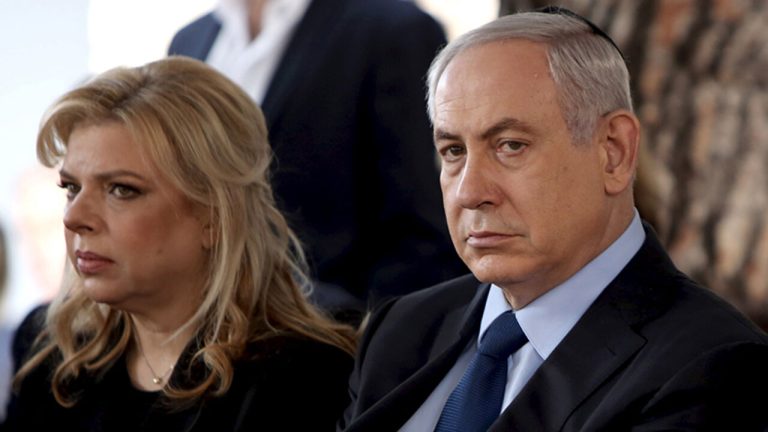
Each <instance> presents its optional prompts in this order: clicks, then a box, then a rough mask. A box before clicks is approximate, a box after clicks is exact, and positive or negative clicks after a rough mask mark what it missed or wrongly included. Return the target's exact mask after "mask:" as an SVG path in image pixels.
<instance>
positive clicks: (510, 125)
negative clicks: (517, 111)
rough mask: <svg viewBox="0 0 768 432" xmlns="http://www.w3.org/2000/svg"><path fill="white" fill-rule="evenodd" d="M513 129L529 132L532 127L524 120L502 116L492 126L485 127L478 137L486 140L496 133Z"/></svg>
mask: <svg viewBox="0 0 768 432" xmlns="http://www.w3.org/2000/svg"><path fill="white" fill-rule="evenodd" d="M508 129H513V130H517V131H521V132H527V133H530V132H532V131H533V128H532V127H531V126H530V125H529V124H528V123H526V122H524V121H522V120H520V119H516V118H512V117H504V118H503V119H501V120H499V121H498V122H496V123H495V124H494V125H493V126H491V127H489V128H488V129H486V131H485V132H483V134H482V135H480V138H481V139H483V140H487V139H489V138H491V137H493V136H494V135H497V134H499V133H501V132H503V131H505V130H508Z"/></svg>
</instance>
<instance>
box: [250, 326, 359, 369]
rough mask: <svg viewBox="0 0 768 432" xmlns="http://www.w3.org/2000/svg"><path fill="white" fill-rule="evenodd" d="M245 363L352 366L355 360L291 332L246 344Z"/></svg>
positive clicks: (334, 348) (337, 349) (332, 346)
mask: <svg viewBox="0 0 768 432" xmlns="http://www.w3.org/2000/svg"><path fill="white" fill-rule="evenodd" d="M244 359H245V362H248V363H254V362H255V363H259V362H265V363H272V364H276V365H283V366H286V367H293V366H295V365H297V364H303V363H312V364H316V365H319V364H338V365H340V366H342V367H347V366H348V367H351V366H352V363H353V362H354V359H353V357H352V355H351V354H349V353H347V352H346V351H344V350H343V349H341V348H340V347H337V346H334V345H331V344H329V343H325V342H322V341H318V340H315V339H310V338H308V337H306V336H302V335H298V334H293V333H287V332H286V333H280V334H276V335H273V336H269V337H266V338H263V339H259V340H256V341H253V342H251V343H249V344H248V347H247V349H246V355H245V356H244Z"/></svg>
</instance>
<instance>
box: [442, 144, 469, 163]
mask: <svg viewBox="0 0 768 432" xmlns="http://www.w3.org/2000/svg"><path fill="white" fill-rule="evenodd" d="M463 154H464V147H462V146H460V145H451V146H447V147H445V148H443V149H442V150H441V151H440V155H441V156H442V158H443V160H446V161H454V160H456V159H458V158H460V157H461V156H462V155H463Z"/></svg>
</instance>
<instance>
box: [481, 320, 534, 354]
mask: <svg viewBox="0 0 768 432" xmlns="http://www.w3.org/2000/svg"><path fill="white" fill-rule="evenodd" d="M527 340H528V338H527V337H525V333H523V329H521V328H520V324H518V323H517V317H516V316H515V314H514V312H512V311H506V312H504V313H503V314H501V315H499V316H498V317H497V318H496V319H495V320H493V322H492V323H491V325H490V326H489V327H488V329H487V330H486V331H485V335H484V336H483V339H482V340H481V341H480V347H479V348H478V351H479V352H480V353H482V354H485V355H487V356H491V357H493V358H496V359H504V358H507V357H509V356H510V355H511V354H512V353H513V352H515V351H517V350H518V349H519V348H520V347H521V346H523V345H524V344H525V342H526V341H527Z"/></svg>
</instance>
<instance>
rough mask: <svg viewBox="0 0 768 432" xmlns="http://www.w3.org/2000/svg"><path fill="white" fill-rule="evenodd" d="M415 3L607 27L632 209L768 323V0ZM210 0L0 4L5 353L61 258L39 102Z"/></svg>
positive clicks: (151, 53) (136, 54) (474, 14)
mask: <svg viewBox="0 0 768 432" xmlns="http://www.w3.org/2000/svg"><path fill="white" fill-rule="evenodd" d="M361 1H362V0H361ZM394 1H407V0H394ZM417 3H419V4H420V5H421V6H422V7H423V8H424V9H426V10H427V11H429V12H430V13H431V14H433V15H434V16H435V18H437V19H438V20H439V21H440V22H442V23H443V25H444V26H445V29H446V32H447V33H448V37H449V39H450V38H452V37H455V36H456V35H458V34H460V33H463V32H464V31H466V30H468V29H471V28H474V27H476V26H478V25H481V24H483V23H485V22H487V21H489V20H491V19H493V18H494V17H496V16H497V15H498V14H500V13H507V12H509V11H516V10H527V9H531V8H535V7H538V6H541V5H544V4H547V3H556V4H560V5H562V6H566V7H569V8H571V9H573V10H574V11H576V12H578V13H580V14H582V15H584V16H586V17H588V18H590V19H591V20H593V21H594V22H595V23H596V24H598V25H599V26H601V27H602V28H604V29H605V30H606V31H607V33H608V34H610V35H611V36H612V37H613V38H614V39H615V40H616V42H617V44H618V45H619V46H620V47H621V48H622V50H623V51H624V53H625V55H626V56H627V58H628V64H629V68H630V72H631V74H632V76H633V80H634V82H633V85H634V87H633V96H634V98H635V107H636V110H637V112H638V114H639V116H640V118H641V121H642V123H643V125H644V154H643V155H642V160H641V171H640V174H639V178H638V182H637V194H638V200H639V204H640V209H641V213H642V214H643V216H644V217H645V218H646V219H648V220H650V221H651V222H652V223H653V225H654V226H655V227H656V230H657V231H658V232H659V234H660V236H661V238H662V240H663V242H664V243H665V245H666V246H667V247H668V249H669V250H670V253H671V255H672V258H673V260H674V261H675V262H676V264H677V265H678V266H679V267H680V268H681V269H682V270H683V271H685V272H687V273H688V274H690V275H691V276H693V277H694V278H695V279H697V280H699V281H700V282H702V283H703V284H705V285H706V286H708V287H710V288H711V289H713V290H714V291H716V292H718V293H719V294H721V295H722V296H724V297H726V298H727V299H729V300H730V301H731V302H732V303H733V304H735V305H736V306H737V307H739V308H741V309H742V310H744V311H745V312H746V313H747V314H748V315H750V316H751V317H752V318H753V319H754V320H755V321H756V322H758V324H760V325H761V326H763V328H768V224H766V222H767V221H768V212H767V211H766V210H768V209H767V207H768V170H766V168H767V167H768V91H766V90H767V87H768V2H765V1H763V0H753V1H749V0H702V1H697V0H644V1H637V0H599V1H597V0H591V1H590V0H581V1H578V0H573V1H560V2H544V1H514V0H501V1H500V0H421V1H417ZM214 4H215V0H163V1H154V0H133V1H130V2H129V1H118V0H90V1H89V0H28V1H13V0H0V58H2V60H3V62H2V63H3V67H2V68H0V143H2V149H3V153H2V157H0V228H1V229H2V231H3V234H4V235H3V236H2V237H4V239H5V245H6V249H7V250H6V251H5V252H4V253H2V252H0V257H2V256H3V255H5V258H6V260H5V261H6V262H5V264H3V263H0V286H4V288H5V289H4V293H2V294H3V295H2V297H1V298H2V303H1V304H0V328H2V339H0V343H2V344H3V345H2V346H0V355H3V356H5V355H6V351H7V348H6V347H7V343H8V342H7V340H8V336H7V335H8V334H10V331H11V330H10V329H12V328H13V327H14V326H15V325H16V323H17V322H18V321H19V319H20V318H21V317H23V316H24V314H26V313H27V311H28V310H29V309H30V308H31V307H32V306H34V305H35V304H37V303H39V302H41V301H44V300H46V299H49V298H50V297H51V295H52V294H53V293H54V292H55V291H56V289H57V286H58V280H59V278H60V274H61V271H62V268H63V263H64V244H63V235H62V227H61V222H60V221H61V215H62V207H63V203H64V202H63V198H64V194H63V193H61V191H60V190H59V189H58V188H57V187H56V175H55V173H53V172H51V171H50V170H46V169H43V168H41V167H39V165H38V163H37V162H36V159H35V150H34V148H35V136H36V132H37V126H38V122H39V120H40V118H41V116H42V114H43V112H44V110H45V108H46V107H47V106H48V105H49V104H50V103H51V102H52V101H53V100H54V99H55V98H56V97H57V96H59V95H61V94H62V93H64V92H65V91H67V90H69V89H70V88H72V87H73V86H75V85H77V84H78V83H79V82H81V81H82V80H84V79H86V78H87V77H89V76H90V75H92V74H95V73H99V72H102V71H104V70H106V69H109V68H111V67H114V66H118V65H129V66H131V65H139V64H142V63H145V62H147V61H150V60H154V59H157V58H161V57H163V56H164V55H165V52H166V49H167V47H168V44H169V42H170V38H171V37H172V35H173V34H174V32H175V31H176V30H178V29H179V28H180V27H181V26H182V25H183V24H185V23H187V22H189V21H191V20H192V19H193V18H195V17H197V16H199V15H201V14H203V13H204V12H206V11H208V10H210V9H211V8H212V7H213V6H214ZM414 103H421V101H415V102H414ZM2 237H0V239H2ZM0 375H4V374H2V373H0ZM5 379H6V378H4V377H0V388H2V387H4V385H3V382H2V381H3V380H5ZM0 402H1V401H0ZM0 411H2V409H1V408H0Z"/></svg>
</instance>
